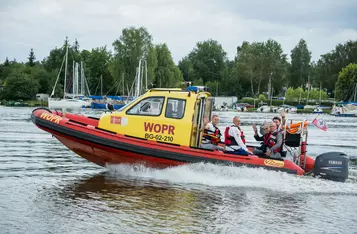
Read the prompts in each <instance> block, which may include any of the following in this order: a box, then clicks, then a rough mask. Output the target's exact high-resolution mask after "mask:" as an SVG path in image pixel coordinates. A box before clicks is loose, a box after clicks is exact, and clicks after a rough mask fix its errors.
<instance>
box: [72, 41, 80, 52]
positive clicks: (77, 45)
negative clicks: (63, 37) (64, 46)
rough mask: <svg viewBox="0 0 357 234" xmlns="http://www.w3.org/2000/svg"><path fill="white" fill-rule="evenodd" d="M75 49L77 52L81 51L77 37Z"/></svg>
mask: <svg viewBox="0 0 357 234" xmlns="http://www.w3.org/2000/svg"><path fill="white" fill-rule="evenodd" d="M73 50H74V51H75V52H77V53H78V52H79V42H78V40H77V38H76V40H75V41H74V44H73Z"/></svg>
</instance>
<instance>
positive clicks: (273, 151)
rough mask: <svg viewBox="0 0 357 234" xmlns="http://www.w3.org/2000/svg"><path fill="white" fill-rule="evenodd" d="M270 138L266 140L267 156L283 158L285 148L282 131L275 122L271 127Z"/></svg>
mask: <svg viewBox="0 0 357 234" xmlns="http://www.w3.org/2000/svg"><path fill="white" fill-rule="evenodd" d="M268 134H269V135H268V136H269V137H268V138H266V143H265V144H266V146H267V151H266V153H265V155H266V156H268V157H270V158H277V159H280V158H281V152H282V147H283V135H282V133H281V131H279V130H278V129H277V125H276V123H275V122H272V123H270V125H269V133H268Z"/></svg>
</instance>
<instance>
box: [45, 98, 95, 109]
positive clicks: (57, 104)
mask: <svg viewBox="0 0 357 234" xmlns="http://www.w3.org/2000/svg"><path fill="white" fill-rule="evenodd" d="M90 105H91V103H90V102H88V101H83V100H79V99H53V98H49V99H48V107H49V108H51V109H61V108H68V109H76V108H83V107H88V106H90Z"/></svg>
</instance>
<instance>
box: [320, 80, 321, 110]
mask: <svg viewBox="0 0 357 234" xmlns="http://www.w3.org/2000/svg"><path fill="white" fill-rule="evenodd" d="M320 106H321V82H320Z"/></svg>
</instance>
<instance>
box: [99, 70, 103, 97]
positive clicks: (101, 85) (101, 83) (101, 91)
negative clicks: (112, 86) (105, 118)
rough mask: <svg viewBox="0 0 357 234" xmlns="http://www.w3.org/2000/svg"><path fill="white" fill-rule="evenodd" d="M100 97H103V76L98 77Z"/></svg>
mask: <svg viewBox="0 0 357 234" xmlns="http://www.w3.org/2000/svg"><path fill="white" fill-rule="evenodd" d="M100 96H103V75H100Z"/></svg>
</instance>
